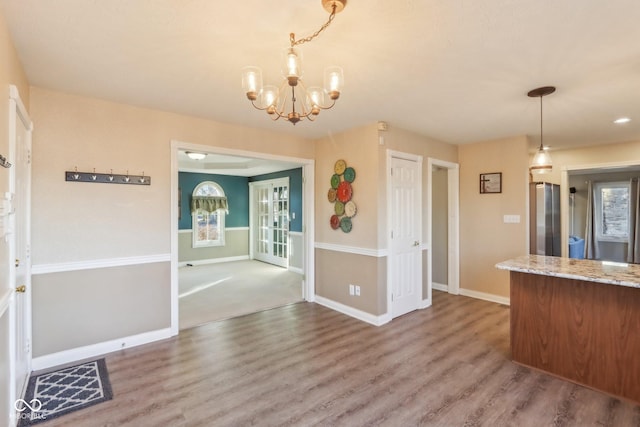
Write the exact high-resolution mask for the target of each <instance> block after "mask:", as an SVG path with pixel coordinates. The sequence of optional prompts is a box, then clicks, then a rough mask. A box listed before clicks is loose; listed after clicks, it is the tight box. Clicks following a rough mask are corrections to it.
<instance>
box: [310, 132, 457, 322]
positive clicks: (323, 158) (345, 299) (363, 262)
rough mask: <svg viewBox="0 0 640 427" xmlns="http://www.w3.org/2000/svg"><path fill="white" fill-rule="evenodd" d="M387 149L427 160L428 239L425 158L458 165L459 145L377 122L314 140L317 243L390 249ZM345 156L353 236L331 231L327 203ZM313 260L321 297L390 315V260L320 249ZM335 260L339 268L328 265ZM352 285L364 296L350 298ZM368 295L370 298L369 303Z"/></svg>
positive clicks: (330, 211)
mask: <svg viewBox="0 0 640 427" xmlns="http://www.w3.org/2000/svg"><path fill="white" fill-rule="evenodd" d="M380 137H382V139H381V138H380ZM387 150H394V151H400V152H405V153H410V154H414V155H421V156H423V162H424V163H423V181H422V191H423V224H422V229H423V241H426V240H427V238H428V236H427V223H426V220H427V216H426V212H427V209H428V206H427V198H426V191H427V185H428V183H429V180H430V178H429V177H428V176H427V175H428V174H427V173H426V172H427V168H426V159H427V158H428V157H433V158H436V159H439V160H445V161H449V162H457V160H458V149H457V147H456V146H453V145H449V144H446V143H443V142H440V141H437V140H433V139H430V138H427V137H424V136H420V135H417V134H415V133H412V132H409V131H406V130H402V129H397V128H394V127H393V126H390V127H389V129H388V130H387V131H378V126H377V123H373V124H371V125H367V126H364V127H361V128H357V129H353V130H350V131H347V132H344V133H341V134H338V135H331V136H330V137H327V138H323V139H322V140H319V141H317V142H316V241H317V242H321V243H328V244H336V245H344V246H352V247H357V248H363V249H375V250H384V249H387V234H388V233H387V203H386V199H387V195H386V190H387V164H386V160H387ZM341 158H342V159H344V160H346V162H347V164H348V165H349V166H352V167H354V168H355V170H356V180H355V182H354V185H353V188H354V201H355V202H356V204H357V206H358V214H357V215H356V217H354V220H353V231H352V232H351V233H349V234H345V233H342V231H339V230H332V229H331V228H330V226H329V218H330V217H331V215H332V213H333V204H331V203H329V202H328V201H327V199H326V194H327V191H328V190H329V188H330V178H331V175H332V174H333V166H334V164H335V161H336V160H337V159H341ZM315 259H316V292H317V294H318V295H320V296H323V297H325V298H329V299H331V300H334V301H336V302H339V303H341V304H345V305H348V306H352V307H355V308H358V309H360V310H363V311H366V312H368V313H372V314H375V315H382V314H384V313H386V311H387V306H386V303H387V277H386V275H387V272H386V263H387V258H386V257H375V256H373V255H372V256H366V255H360V254H349V253H344V252H341V253H333V252H332V251H329V250H324V249H323V250H316V258H315ZM330 260H332V261H330ZM333 261H335V262H337V263H338V264H335V265H333V267H329V266H331V265H332V262H333ZM338 265H340V266H344V268H349V269H350V270H352V271H350V272H349V273H348V274H347V275H345V274H342V273H341V272H342V270H341V268H343V267H338ZM321 266H325V267H326V268H321ZM426 267H427V264H426V262H425V263H424V265H423V268H424V273H423V278H424V279H425V281H424V282H425V283H426ZM347 276H348V277H347ZM349 283H353V284H358V285H359V286H360V287H361V289H362V296H361V297H360V298H358V297H353V296H350V295H349V294H348V284H349ZM364 295H366V296H367V297H366V299H365V297H364ZM373 296H375V298H376V300H375V301H374V300H371V299H369V298H372V297H373Z"/></svg>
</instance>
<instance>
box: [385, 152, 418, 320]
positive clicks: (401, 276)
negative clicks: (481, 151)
mask: <svg viewBox="0 0 640 427" xmlns="http://www.w3.org/2000/svg"><path fill="white" fill-rule="evenodd" d="M387 165H388V166H387V168H388V173H387V183H388V184H387V185H388V189H387V194H388V198H389V200H388V203H387V205H388V221H389V232H390V235H389V257H388V267H387V269H388V272H387V275H388V276H387V283H388V284H387V288H388V292H389V295H388V307H390V310H389V311H390V314H391V318H392V319H393V318H396V317H398V316H402V315H403V314H406V313H409V312H411V311H413V310H417V309H418V308H419V307H420V301H421V300H422V246H421V243H420V240H421V236H422V156H416V155H414V154H408V153H400V152H396V151H391V150H388V151H387Z"/></svg>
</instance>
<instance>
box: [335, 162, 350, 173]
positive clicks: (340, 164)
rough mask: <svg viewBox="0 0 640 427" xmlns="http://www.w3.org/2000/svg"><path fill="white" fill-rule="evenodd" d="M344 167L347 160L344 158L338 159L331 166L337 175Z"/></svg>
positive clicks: (342, 171)
mask: <svg viewBox="0 0 640 427" xmlns="http://www.w3.org/2000/svg"><path fill="white" fill-rule="evenodd" d="M346 168H347V162H345V161H344V160H342V159H340V160H338V161H337V162H336V164H335V166H334V167H333V170H334V172H335V173H337V174H338V175H342V174H343V173H344V170H345V169H346Z"/></svg>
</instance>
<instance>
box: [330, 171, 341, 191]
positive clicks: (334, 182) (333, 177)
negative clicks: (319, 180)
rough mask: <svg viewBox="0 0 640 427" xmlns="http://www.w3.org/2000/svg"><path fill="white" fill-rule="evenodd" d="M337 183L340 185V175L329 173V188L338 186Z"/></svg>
mask: <svg viewBox="0 0 640 427" xmlns="http://www.w3.org/2000/svg"><path fill="white" fill-rule="evenodd" d="M338 185H340V175H338V174H334V175H331V188H338Z"/></svg>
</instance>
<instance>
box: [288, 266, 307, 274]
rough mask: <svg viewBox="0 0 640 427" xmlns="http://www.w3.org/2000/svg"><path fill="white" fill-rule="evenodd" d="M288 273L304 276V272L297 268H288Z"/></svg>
mask: <svg viewBox="0 0 640 427" xmlns="http://www.w3.org/2000/svg"><path fill="white" fill-rule="evenodd" d="M288 270H289V271H293V272H294V273H298V274H304V270H303V269H301V268H299V267H291V266H289V268H288Z"/></svg>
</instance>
